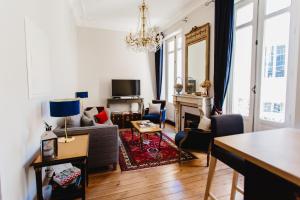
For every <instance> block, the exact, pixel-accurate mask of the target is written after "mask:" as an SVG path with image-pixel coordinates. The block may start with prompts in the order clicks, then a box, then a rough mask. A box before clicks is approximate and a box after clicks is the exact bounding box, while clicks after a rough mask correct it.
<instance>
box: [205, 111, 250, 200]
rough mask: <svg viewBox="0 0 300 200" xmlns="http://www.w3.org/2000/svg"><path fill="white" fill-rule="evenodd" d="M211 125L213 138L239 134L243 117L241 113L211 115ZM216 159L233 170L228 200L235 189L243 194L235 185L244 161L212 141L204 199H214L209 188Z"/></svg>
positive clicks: (231, 197) (241, 172) (243, 172)
mask: <svg viewBox="0 0 300 200" xmlns="http://www.w3.org/2000/svg"><path fill="white" fill-rule="evenodd" d="M211 127H212V137H213V138H216V137H222V136H229V135H235V134H241V133H243V132H244V124H243V117H242V116H241V115H219V116H212V117H211ZM217 159H218V160H220V161H222V162H223V163H225V164H227V165H229V166H231V167H232V168H233V170H234V172H233V178H232V187H231V195H230V200H234V199H235V194H236V191H238V192H240V193H242V194H243V190H242V189H241V188H239V187H238V186H237V183H238V175H239V173H240V174H242V175H244V174H245V161H244V160H243V159H241V158H240V157H237V156H236V155H234V154H233V153H230V152H228V151H226V150H223V149H221V148H219V147H218V146H216V145H214V143H212V150H211V161H210V167H209V173H208V178H207V184H206V190H205V195H204V200H207V199H208V197H209V196H210V197H212V198H213V199H216V197H215V196H214V195H213V194H212V193H210V188H211V184H212V181H213V176H214V172H215V168H216V164H217Z"/></svg>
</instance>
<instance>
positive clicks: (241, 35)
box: [232, 26, 252, 116]
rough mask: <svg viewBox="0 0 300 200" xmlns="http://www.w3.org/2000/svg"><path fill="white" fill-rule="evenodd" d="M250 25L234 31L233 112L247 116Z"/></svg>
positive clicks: (248, 105) (250, 54)
mask: <svg viewBox="0 0 300 200" xmlns="http://www.w3.org/2000/svg"><path fill="white" fill-rule="evenodd" d="M251 58H252V26H247V27H245V28H242V29H239V30H237V31H236V41H235V53H234V66H233V96H232V97H233V106H232V108H233V112H234V113H239V114H242V115H243V116H249V108H250V84H251Z"/></svg>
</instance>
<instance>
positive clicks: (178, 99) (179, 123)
mask: <svg viewBox="0 0 300 200" xmlns="http://www.w3.org/2000/svg"><path fill="white" fill-rule="evenodd" d="M173 103H174V106H175V129H176V132H178V131H180V130H181V131H183V130H184V128H185V127H186V125H187V124H185V117H186V115H185V113H188V114H191V115H195V116H199V117H198V118H199V120H200V116H202V115H205V116H206V117H208V118H209V117H210V114H211V110H212V97H201V96H196V95H174V97H173ZM191 115H188V116H189V117H191ZM198 123H199V122H198Z"/></svg>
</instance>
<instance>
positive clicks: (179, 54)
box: [176, 49, 182, 83]
mask: <svg viewBox="0 0 300 200" xmlns="http://www.w3.org/2000/svg"><path fill="white" fill-rule="evenodd" d="M176 77H177V79H179V80H176V81H177V82H180V83H182V50H181V49H180V50H178V51H177V76H176Z"/></svg>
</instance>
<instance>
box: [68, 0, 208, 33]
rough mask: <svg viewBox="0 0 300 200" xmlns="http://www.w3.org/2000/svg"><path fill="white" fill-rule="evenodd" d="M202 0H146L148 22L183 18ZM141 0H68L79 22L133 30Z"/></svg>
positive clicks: (163, 22) (164, 25)
mask: <svg viewBox="0 0 300 200" xmlns="http://www.w3.org/2000/svg"><path fill="white" fill-rule="evenodd" d="M204 2H205V0H146V4H147V5H148V6H149V16H150V23H151V25H152V26H157V27H160V28H161V29H165V28H167V27H168V26H169V25H171V24H172V23H174V22H176V21H178V20H181V19H183V18H184V17H185V16H186V15H187V14H189V13H190V12H192V11H193V10H194V9H196V8H198V7H199V6H201V5H203V4H204ZM140 4H141V0H71V5H72V8H73V12H74V15H75V18H76V22H77V24H78V25H79V26H85V27H94V28H101V29H108V30H118V31H135V30H136V26H137V23H138V21H137V20H138V16H139V15H138V14H139V10H138V6H139V5H140Z"/></svg>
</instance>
